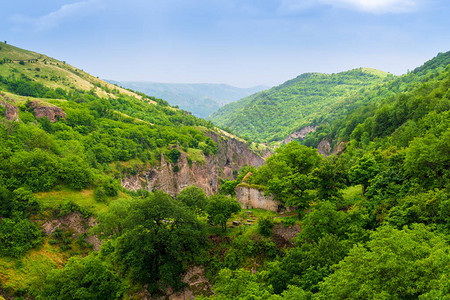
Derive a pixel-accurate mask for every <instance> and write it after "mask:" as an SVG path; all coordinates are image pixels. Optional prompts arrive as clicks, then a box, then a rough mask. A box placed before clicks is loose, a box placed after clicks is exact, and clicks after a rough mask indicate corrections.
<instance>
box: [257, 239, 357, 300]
mask: <svg viewBox="0 0 450 300" xmlns="http://www.w3.org/2000/svg"><path fill="white" fill-rule="evenodd" d="M347 252H348V246H347V245H346V243H345V242H343V241H341V240H339V238H338V237H337V236H336V235H333V234H325V235H323V236H322V237H321V238H319V239H318V240H317V241H313V242H307V243H303V244H301V245H300V246H298V247H295V248H292V249H290V250H289V251H287V253H286V256H284V257H283V258H282V259H280V260H279V261H275V262H272V263H270V264H269V266H268V270H267V272H266V273H265V274H263V277H264V280H265V281H267V283H269V284H270V285H271V286H272V287H273V291H274V292H275V293H276V294H280V293H282V292H283V291H285V290H286V289H287V288H288V286H289V285H294V286H298V287H301V288H302V289H304V290H305V291H314V292H317V290H318V283H319V282H320V281H322V280H323V278H324V277H326V276H328V275H329V274H330V273H331V272H330V270H329V268H330V267H331V266H332V265H333V264H335V263H337V262H339V261H340V260H341V259H342V258H343V257H344V256H345V255H346V254H347Z"/></svg>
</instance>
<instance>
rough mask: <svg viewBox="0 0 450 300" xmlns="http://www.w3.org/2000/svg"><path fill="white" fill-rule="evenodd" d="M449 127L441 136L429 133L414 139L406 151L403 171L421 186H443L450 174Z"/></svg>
mask: <svg viewBox="0 0 450 300" xmlns="http://www.w3.org/2000/svg"><path fill="white" fill-rule="evenodd" d="M448 153H450V129H447V131H445V132H444V133H443V134H442V136H440V137H436V136H435V135H434V134H432V133H429V134H427V135H425V136H424V137H419V138H416V139H414V140H413V141H412V142H411V144H410V147H409V149H408V150H407V152H406V158H405V164H404V168H405V173H406V174H407V175H408V176H411V177H412V178H414V179H417V181H418V182H419V183H420V184H421V185H422V186H427V187H429V186H432V187H443V186H445V184H448V182H449V178H450V174H449V170H450V156H449V155H448Z"/></svg>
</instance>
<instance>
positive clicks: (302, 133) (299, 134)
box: [283, 126, 317, 144]
mask: <svg viewBox="0 0 450 300" xmlns="http://www.w3.org/2000/svg"><path fill="white" fill-rule="evenodd" d="M316 128H317V126H306V127H303V128H302V129H300V130H298V131H296V132H293V133H291V134H290V135H288V136H287V137H286V138H285V139H284V140H283V143H284V144H288V143H289V142H292V141H293V140H296V139H304V138H305V137H306V135H308V133H311V132H314V131H316Z"/></svg>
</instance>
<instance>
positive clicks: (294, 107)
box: [211, 68, 394, 142]
mask: <svg viewBox="0 0 450 300" xmlns="http://www.w3.org/2000/svg"><path fill="white" fill-rule="evenodd" d="M393 78H394V76H393V75H391V74H388V73H384V72H381V71H378V70H374V69H363V68H361V69H355V70H351V71H347V72H342V73H338V74H331V75H328V74H320V73H306V74H302V75H300V76H298V77H297V78H295V79H292V80H289V81H287V82H285V83H283V84H282V85H280V86H277V87H274V88H272V89H270V90H267V91H263V92H259V93H257V94H254V95H251V96H249V97H247V98H244V99H241V100H239V101H237V102H234V103H231V104H228V105H226V106H225V107H223V108H221V109H219V111H217V112H216V113H214V114H213V115H212V117H211V120H212V121H213V122H214V123H215V124H217V125H218V126H221V127H225V128H229V129H231V130H232V131H233V132H236V133H237V134H239V135H241V136H247V137H249V138H251V139H254V140H257V141H264V142H271V141H279V140H282V139H284V138H286V137H287V136H288V135H289V134H290V133H292V132H295V131H297V130H300V129H301V128H302V127H304V126H307V125H318V124H315V123H314V122H313V120H315V119H317V118H318V117H323V116H327V115H334V114H344V113H345V112H346V111H348V110H349V109H350V107H351V105H352V102H353V98H354V97H355V96H356V95H357V93H358V91H360V90H362V89H364V88H369V87H371V86H374V85H377V84H380V83H382V82H386V81H389V80H392V79H393ZM319 124H320V123H319Z"/></svg>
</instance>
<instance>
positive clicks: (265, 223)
mask: <svg viewBox="0 0 450 300" xmlns="http://www.w3.org/2000/svg"><path fill="white" fill-rule="evenodd" d="M257 225H258V232H259V234H261V235H262V236H265V237H269V236H271V235H272V228H273V225H274V224H273V220H272V218H270V217H262V218H259V219H258V224H257Z"/></svg>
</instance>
